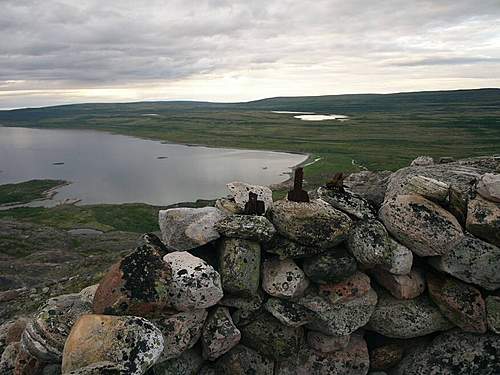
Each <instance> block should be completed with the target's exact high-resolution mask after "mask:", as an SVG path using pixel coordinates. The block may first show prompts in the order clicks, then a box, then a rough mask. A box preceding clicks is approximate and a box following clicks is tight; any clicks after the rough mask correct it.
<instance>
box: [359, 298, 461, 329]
mask: <svg viewBox="0 0 500 375" xmlns="http://www.w3.org/2000/svg"><path fill="white" fill-rule="evenodd" d="M378 297H379V299H378V304H377V306H376V308H375V311H374V312H373V314H372V316H371V318H370V322H369V324H368V326H367V329H370V330H372V331H375V332H377V333H379V334H381V335H384V336H387V337H393V338H411V337H419V336H425V335H428V334H431V333H433V332H437V331H445V330H447V329H450V328H452V327H453V324H451V323H450V322H449V321H448V320H447V319H446V318H445V317H444V316H443V315H442V314H441V312H440V311H439V309H438V308H437V307H436V306H434V305H433V304H431V302H430V300H429V298H428V297H427V296H425V295H422V296H420V297H417V298H414V299H410V300H400V299H396V298H394V297H392V296H391V295H389V294H388V293H386V292H383V291H378Z"/></svg>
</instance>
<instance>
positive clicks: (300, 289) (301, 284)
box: [262, 259, 309, 298]
mask: <svg viewBox="0 0 500 375" xmlns="http://www.w3.org/2000/svg"><path fill="white" fill-rule="evenodd" d="M308 286H309V280H308V279H307V277H306V275H305V274H304V272H303V271H302V270H301V269H300V268H299V267H298V266H297V265H296V264H295V262H294V261H293V260H292V259H284V260H279V259H267V260H266V261H265V262H264V265H263V269H262V288H263V289H264V290H265V292H266V293H267V294H269V295H271V296H273V297H278V298H296V297H300V296H301V295H302V294H303V293H304V291H305V290H306V289H307V287H308Z"/></svg>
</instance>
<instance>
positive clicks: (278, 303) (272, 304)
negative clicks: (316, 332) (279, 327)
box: [264, 298, 315, 327]
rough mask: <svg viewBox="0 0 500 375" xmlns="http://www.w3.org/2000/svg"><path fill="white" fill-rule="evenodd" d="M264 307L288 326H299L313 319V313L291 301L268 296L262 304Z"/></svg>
mask: <svg viewBox="0 0 500 375" xmlns="http://www.w3.org/2000/svg"><path fill="white" fill-rule="evenodd" d="M264 307H265V309H266V310H267V311H268V312H269V313H270V314H271V315H272V316H274V317H275V318H276V319H278V320H279V321H280V322H281V323H282V324H284V325H286V326H289V327H300V326H303V325H304V324H307V323H310V322H311V321H312V320H314V317H315V316H314V313H313V312H312V311H310V310H308V309H306V308H305V307H303V306H301V305H299V304H297V303H293V302H291V301H287V300H283V299H278V298H269V299H268V300H267V301H266V303H265V304H264Z"/></svg>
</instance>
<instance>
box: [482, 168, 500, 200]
mask: <svg viewBox="0 0 500 375" xmlns="http://www.w3.org/2000/svg"><path fill="white" fill-rule="evenodd" d="M477 192H478V194H479V195H481V196H482V197H483V198H484V199H487V200H489V201H491V202H497V203H500V174H497V173H485V174H483V175H482V176H481V179H480V180H479V181H478V183H477Z"/></svg>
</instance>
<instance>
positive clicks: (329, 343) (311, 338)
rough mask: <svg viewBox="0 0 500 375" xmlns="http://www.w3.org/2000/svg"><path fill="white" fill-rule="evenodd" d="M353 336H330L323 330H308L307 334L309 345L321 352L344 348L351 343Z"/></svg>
mask: <svg viewBox="0 0 500 375" xmlns="http://www.w3.org/2000/svg"><path fill="white" fill-rule="evenodd" d="M350 339H351V336H350V335H348V336H328V335H325V334H324V333H321V332H316V331H308V332H307V336H306V342H307V345H308V346H309V347H310V348H311V349H314V350H316V351H318V352H321V353H331V352H336V351H338V350H343V349H345V348H346V347H347V345H349V341H350Z"/></svg>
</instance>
